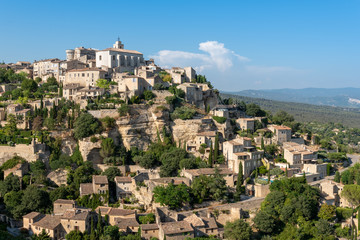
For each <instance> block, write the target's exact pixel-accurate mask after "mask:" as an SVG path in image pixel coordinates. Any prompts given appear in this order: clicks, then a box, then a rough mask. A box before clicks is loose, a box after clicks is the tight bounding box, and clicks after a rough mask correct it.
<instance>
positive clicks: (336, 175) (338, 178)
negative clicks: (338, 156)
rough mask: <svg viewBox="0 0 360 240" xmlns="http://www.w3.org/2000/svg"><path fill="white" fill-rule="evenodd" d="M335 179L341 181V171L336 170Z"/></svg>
mask: <svg viewBox="0 0 360 240" xmlns="http://www.w3.org/2000/svg"><path fill="white" fill-rule="evenodd" d="M334 181H335V182H337V183H339V182H340V172H339V171H336V173H335V177H334Z"/></svg>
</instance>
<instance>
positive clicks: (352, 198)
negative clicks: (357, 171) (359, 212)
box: [341, 184, 360, 207]
mask: <svg viewBox="0 0 360 240" xmlns="http://www.w3.org/2000/svg"><path fill="white" fill-rule="evenodd" d="M341 197H344V198H345V199H346V200H348V201H349V203H350V204H351V205H352V206H354V207H357V206H359V205H360V185H355V184H351V185H345V186H344V188H343V190H342V191H341Z"/></svg>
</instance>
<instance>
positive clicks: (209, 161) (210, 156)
mask: <svg viewBox="0 0 360 240" xmlns="http://www.w3.org/2000/svg"><path fill="white" fill-rule="evenodd" d="M212 163H213V146H212V142H211V143H210V153H209V159H208V164H209V166H210V167H212Z"/></svg>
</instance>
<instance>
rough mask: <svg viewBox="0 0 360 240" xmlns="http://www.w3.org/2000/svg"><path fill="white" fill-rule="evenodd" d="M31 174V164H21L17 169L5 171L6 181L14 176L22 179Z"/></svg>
mask: <svg viewBox="0 0 360 240" xmlns="http://www.w3.org/2000/svg"><path fill="white" fill-rule="evenodd" d="M28 172H29V163H28V162H24V163H19V164H17V165H16V166H15V167H13V168H10V169H6V170H4V179H5V178H6V177H7V176H9V175H10V174H13V175H14V176H18V177H19V178H20V179H21V178H22V177H23V176H24V175H25V174H27V173H28Z"/></svg>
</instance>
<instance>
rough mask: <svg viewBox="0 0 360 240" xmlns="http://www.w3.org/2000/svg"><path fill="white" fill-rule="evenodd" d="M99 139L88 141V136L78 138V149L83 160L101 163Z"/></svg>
mask: <svg viewBox="0 0 360 240" xmlns="http://www.w3.org/2000/svg"><path fill="white" fill-rule="evenodd" d="M100 148H101V141H97V142H95V143H93V142H91V141H90V137H88V138H84V139H82V140H79V150H80V152H81V156H82V158H83V160H84V161H92V162H93V163H94V164H95V163H101V160H102V158H101V157H100Z"/></svg>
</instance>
